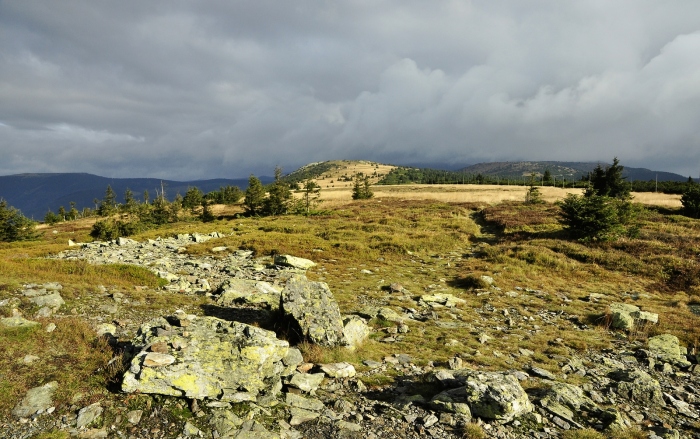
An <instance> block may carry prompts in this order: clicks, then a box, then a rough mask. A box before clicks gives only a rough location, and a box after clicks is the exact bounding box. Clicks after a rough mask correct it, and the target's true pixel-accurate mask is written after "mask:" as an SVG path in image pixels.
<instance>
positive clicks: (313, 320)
mask: <svg viewBox="0 0 700 439" xmlns="http://www.w3.org/2000/svg"><path fill="white" fill-rule="evenodd" d="M281 310H282V312H283V313H284V316H285V318H287V319H289V320H290V321H291V322H292V323H293V325H294V326H295V328H294V330H296V331H297V332H298V335H299V337H300V338H302V339H307V340H309V341H310V342H312V343H316V344H318V345H321V346H339V345H345V344H347V341H346V340H345V337H344V336H343V320H342V318H341V317H340V309H339V308H338V303H337V302H336V301H335V299H334V298H333V294H332V293H331V290H330V289H329V288H328V285H327V284H325V283H323V282H311V281H309V280H307V279H306V277H305V276H293V277H292V278H290V279H289V280H288V281H287V285H286V286H285V288H284V290H282V302H281Z"/></svg>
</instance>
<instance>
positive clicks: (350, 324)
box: [343, 316, 370, 350]
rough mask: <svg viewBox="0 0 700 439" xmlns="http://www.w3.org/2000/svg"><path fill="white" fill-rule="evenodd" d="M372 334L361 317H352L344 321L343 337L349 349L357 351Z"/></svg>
mask: <svg viewBox="0 0 700 439" xmlns="http://www.w3.org/2000/svg"><path fill="white" fill-rule="evenodd" d="M369 334H370V329H369V326H367V323H366V322H365V321H364V320H363V319H362V318H360V317H357V316H350V317H347V318H345V320H343V336H344V337H345V340H346V341H347V348H348V349H350V350H355V349H357V348H358V347H360V346H361V345H362V343H364V342H365V340H367V338H368V337H369Z"/></svg>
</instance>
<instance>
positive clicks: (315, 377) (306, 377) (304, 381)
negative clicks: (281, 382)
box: [287, 372, 326, 393]
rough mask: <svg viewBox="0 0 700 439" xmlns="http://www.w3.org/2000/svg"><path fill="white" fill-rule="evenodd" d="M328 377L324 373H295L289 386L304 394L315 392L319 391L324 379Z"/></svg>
mask: <svg viewBox="0 0 700 439" xmlns="http://www.w3.org/2000/svg"><path fill="white" fill-rule="evenodd" d="M325 377H326V374H324V373H322V372H321V373H295V374H294V375H292V377H291V379H290V380H289V381H288V382H287V384H288V385H289V386H291V387H294V388H296V389H299V390H301V391H303V392H307V393H308V392H313V391H315V390H316V389H318V386H320V385H321V383H322V382H323V379H324V378H325Z"/></svg>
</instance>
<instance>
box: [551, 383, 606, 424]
mask: <svg viewBox="0 0 700 439" xmlns="http://www.w3.org/2000/svg"><path fill="white" fill-rule="evenodd" d="M540 405H542V407H544V408H545V409H546V410H547V411H549V412H550V413H552V414H553V415H555V416H558V417H560V418H562V419H564V420H566V421H568V422H571V423H573V424H574V425H576V426H577V427H581V425H580V424H578V423H577V422H575V420H576V419H578V417H579V416H580V415H579V413H580V411H581V410H583V409H585V410H587V411H592V410H595V409H597V406H596V405H595V403H594V402H593V401H592V400H591V399H590V398H588V397H586V395H585V394H584V392H583V390H582V389H581V388H580V387H577V386H574V385H572V384H567V383H558V382H555V383H552V386H551V387H550V388H549V389H548V390H547V391H546V393H545V394H544V396H543V397H542V399H540Z"/></svg>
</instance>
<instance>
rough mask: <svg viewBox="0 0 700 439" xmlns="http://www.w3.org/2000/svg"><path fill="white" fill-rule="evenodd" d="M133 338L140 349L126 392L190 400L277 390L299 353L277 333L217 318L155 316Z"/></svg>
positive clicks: (227, 398)
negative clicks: (276, 334)
mask: <svg viewBox="0 0 700 439" xmlns="http://www.w3.org/2000/svg"><path fill="white" fill-rule="evenodd" d="M171 322H173V323H175V324H171ZM134 342H135V344H137V345H138V346H141V352H139V353H138V354H137V355H136V357H134V359H133V360H132V361H131V367H130V368H129V370H128V371H127V372H126V374H125V375H124V381H123V385H122V389H123V390H124V391H125V392H141V393H158V394H162V395H173V396H183V397H187V398H192V399H214V400H221V401H234V402H239V401H255V400H256V398H257V397H258V396H261V395H268V394H272V395H274V394H276V393H277V392H279V391H280V389H281V388H282V382H281V379H282V378H283V377H285V376H288V375H290V374H291V373H292V371H293V370H294V369H295V368H296V366H297V365H298V364H299V362H300V360H299V359H300V358H301V356H300V355H298V352H294V349H290V348H289V344H288V343H287V342H286V341H283V340H279V339H277V337H276V336H275V334H274V333H273V332H270V331H266V330H264V329H260V328H256V327H253V326H249V325H246V324H243V323H238V322H229V321H225V320H221V319H217V318H214V317H194V316H188V317H186V318H183V317H182V316H176V318H171V319H170V322H169V321H168V320H166V319H164V318H161V319H156V320H155V321H153V322H151V323H149V324H145V325H143V326H142V327H141V329H140V331H139V334H138V336H137V339H136V340H135V341H134Z"/></svg>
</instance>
